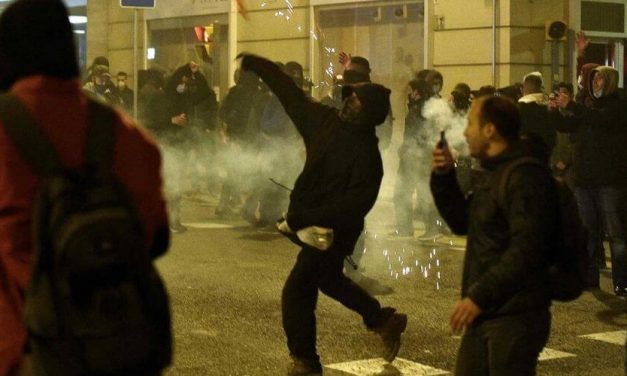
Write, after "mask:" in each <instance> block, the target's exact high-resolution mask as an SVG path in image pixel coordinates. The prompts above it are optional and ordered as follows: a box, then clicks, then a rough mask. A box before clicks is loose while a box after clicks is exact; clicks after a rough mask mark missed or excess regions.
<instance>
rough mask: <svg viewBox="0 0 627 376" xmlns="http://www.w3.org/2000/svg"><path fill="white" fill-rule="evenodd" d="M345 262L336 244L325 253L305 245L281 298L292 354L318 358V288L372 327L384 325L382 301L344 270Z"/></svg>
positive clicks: (304, 357) (312, 358)
mask: <svg viewBox="0 0 627 376" xmlns="http://www.w3.org/2000/svg"><path fill="white" fill-rule="evenodd" d="M343 265H344V254H343V253H342V252H341V251H338V250H337V249H335V248H333V247H331V249H330V250H329V251H326V252H321V251H319V250H317V249H314V248H311V247H303V249H302V250H301V251H300V253H299V254H298V258H297V259H296V264H295V265H294V268H293V269H292V271H291V273H290V275H289V277H288V278H287V281H286V282H285V286H284V287H283V296H282V299H281V303H282V310H283V329H284V330H285V334H286V336H287V347H288V349H289V351H290V354H291V355H292V356H295V357H298V358H301V359H306V360H308V361H313V362H317V361H318V354H317V351H316V315H315V310H316V303H317V301H318V289H320V291H322V292H323V293H324V294H325V295H328V296H329V297H331V298H333V299H335V300H337V301H338V302H340V303H342V304H343V305H344V306H345V307H347V308H349V309H351V310H353V311H355V312H357V313H359V314H360V315H361V316H362V318H363V321H364V324H365V325H366V327H368V328H369V329H374V328H376V327H378V326H380V325H381V324H382V321H383V320H384V317H382V311H381V306H380V304H379V302H378V301H377V300H376V299H374V298H373V297H371V296H370V295H368V293H367V292H366V291H364V290H363V289H362V288H361V287H359V286H358V285H356V284H355V283H353V282H352V281H351V280H350V279H349V278H347V277H346V276H345V275H344V274H343V273H342V268H343Z"/></svg>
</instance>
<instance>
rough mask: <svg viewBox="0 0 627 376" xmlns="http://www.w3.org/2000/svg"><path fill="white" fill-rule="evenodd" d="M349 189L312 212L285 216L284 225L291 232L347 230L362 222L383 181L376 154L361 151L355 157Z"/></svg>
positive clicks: (379, 161) (380, 166) (380, 163)
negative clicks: (312, 229)
mask: <svg viewBox="0 0 627 376" xmlns="http://www.w3.org/2000/svg"><path fill="white" fill-rule="evenodd" d="M355 163H356V164H355V166H354V168H353V173H352V175H351V178H350V181H349V184H348V189H346V191H345V192H344V194H343V195H341V196H340V197H339V198H338V199H337V200H335V201H334V202H332V203H329V204H326V205H322V206H319V207H316V208H312V209H304V210H300V211H296V212H290V213H288V217H287V222H288V224H289V226H290V228H291V229H292V230H293V231H298V230H300V229H302V228H305V227H309V226H321V227H329V228H333V229H335V228H338V227H339V228H341V227H348V226H350V225H351V224H354V223H355V219H356V218H360V219H363V218H364V217H365V216H366V214H368V212H369V211H370V209H372V207H373V206H374V203H375V201H376V200H377V196H378V195H379V187H380V186H381V179H382V178H383V167H382V162H381V157H380V155H379V153H378V152H376V153H372V152H368V151H364V152H363V153H361V155H360V156H359V157H357V159H356V162H355Z"/></svg>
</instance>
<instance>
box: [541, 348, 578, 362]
mask: <svg viewBox="0 0 627 376" xmlns="http://www.w3.org/2000/svg"><path fill="white" fill-rule="evenodd" d="M575 356H577V355H575V354H571V353H567V352H563V351H557V350H553V349H549V348H548V347H545V348H544V349H543V350H542V352H541V353H540V356H539V357H538V361H540V362H543V361H545V360H553V359H562V358H573V357H575Z"/></svg>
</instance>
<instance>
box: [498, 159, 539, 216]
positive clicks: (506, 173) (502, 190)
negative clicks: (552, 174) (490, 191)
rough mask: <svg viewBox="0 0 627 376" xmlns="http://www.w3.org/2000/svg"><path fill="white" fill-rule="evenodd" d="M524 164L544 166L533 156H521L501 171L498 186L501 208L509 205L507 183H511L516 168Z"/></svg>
mask: <svg viewBox="0 0 627 376" xmlns="http://www.w3.org/2000/svg"><path fill="white" fill-rule="evenodd" d="M524 165H536V166H539V167H544V165H543V164H542V163H541V162H540V161H539V160H537V159H536V158H532V157H520V158H518V159H515V160H513V161H512V162H510V163H509V164H508V165H507V166H506V167H505V170H503V172H502V173H501V176H500V177H499V179H498V185H497V186H496V189H497V191H496V202H497V203H498V205H499V207H500V208H502V209H504V208H505V207H506V205H507V184H508V183H509V179H510V177H511V176H512V174H513V173H514V170H516V169H517V168H518V167H520V166H524Z"/></svg>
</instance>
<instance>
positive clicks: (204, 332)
mask: <svg viewBox="0 0 627 376" xmlns="http://www.w3.org/2000/svg"><path fill="white" fill-rule="evenodd" d="M190 333H191V334H194V335H198V336H203V337H217V336H218V332H217V331H216V330H205V329H196V330H192V331H191V332H190Z"/></svg>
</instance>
